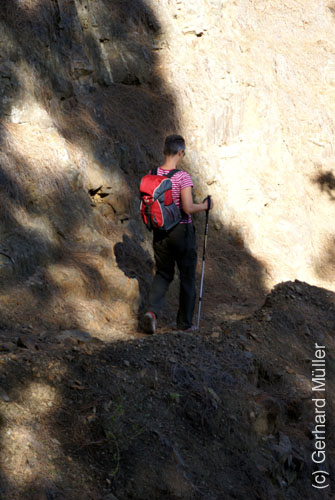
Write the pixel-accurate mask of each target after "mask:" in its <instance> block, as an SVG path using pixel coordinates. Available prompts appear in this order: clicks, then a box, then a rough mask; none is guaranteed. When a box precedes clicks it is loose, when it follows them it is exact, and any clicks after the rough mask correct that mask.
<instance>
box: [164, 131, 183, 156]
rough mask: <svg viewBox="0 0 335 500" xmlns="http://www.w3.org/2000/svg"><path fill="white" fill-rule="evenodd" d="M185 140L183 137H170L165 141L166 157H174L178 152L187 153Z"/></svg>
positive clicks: (175, 135) (174, 135) (173, 135)
mask: <svg viewBox="0 0 335 500" xmlns="http://www.w3.org/2000/svg"><path fill="white" fill-rule="evenodd" d="M185 149H186V145H185V140H184V138H183V137H182V136H181V135H177V134H172V135H168V136H167V138H166V139H165V144H164V154H165V155H166V156H174V155H176V154H177V153H178V151H185Z"/></svg>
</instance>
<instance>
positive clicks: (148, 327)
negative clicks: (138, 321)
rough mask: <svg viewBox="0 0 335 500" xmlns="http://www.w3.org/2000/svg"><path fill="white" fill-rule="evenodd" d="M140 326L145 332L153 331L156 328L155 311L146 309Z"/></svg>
mask: <svg viewBox="0 0 335 500" xmlns="http://www.w3.org/2000/svg"><path fill="white" fill-rule="evenodd" d="M142 327H143V330H144V331H145V333H155V331H156V328H157V319H156V315H155V313H153V312H152V311H148V312H146V313H145V315H144V316H143V322H142Z"/></svg>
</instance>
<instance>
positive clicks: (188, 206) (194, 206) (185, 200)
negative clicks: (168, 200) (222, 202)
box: [180, 186, 213, 215]
mask: <svg viewBox="0 0 335 500" xmlns="http://www.w3.org/2000/svg"><path fill="white" fill-rule="evenodd" d="M180 197H181V202H182V205H183V210H184V212H186V213H187V214H188V215H190V214H195V213H197V212H202V211H203V210H207V209H208V201H207V199H206V200H205V201H204V202H203V203H193V197H192V188H191V187H190V186H188V187H186V188H184V189H182V190H181V191H180ZM212 207H213V202H212V203H211V207H210V208H212Z"/></svg>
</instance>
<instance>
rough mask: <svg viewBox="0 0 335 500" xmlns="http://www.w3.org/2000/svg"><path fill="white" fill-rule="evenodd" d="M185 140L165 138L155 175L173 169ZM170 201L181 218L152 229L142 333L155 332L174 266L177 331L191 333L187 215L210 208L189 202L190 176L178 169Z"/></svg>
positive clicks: (191, 237) (191, 234)
mask: <svg viewBox="0 0 335 500" xmlns="http://www.w3.org/2000/svg"><path fill="white" fill-rule="evenodd" d="M185 151H186V145H185V140H184V139H183V137H182V136H180V135H175V134H174V135H169V136H168V137H166V139H165V145H164V156H165V161H164V164H163V165H162V166H160V167H158V168H157V175H161V176H167V175H168V174H169V172H170V171H171V170H175V169H176V168H177V165H178V163H179V162H180V160H181V159H182V158H183V157H184V156H185ZM171 181H172V199H173V201H174V203H175V204H176V205H177V206H178V207H179V208H180V210H181V214H182V218H181V220H180V222H179V223H178V224H177V225H176V226H174V227H173V228H172V229H170V230H169V231H162V230H161V229H154V231H153V249H154V257H155V264H156V274H155V277H154V280H153V283H152V286H151V290H150V293H149V299H148V309H147V312H146V313H145V314H144V316H143V320H142V327H143V330H144V331H145V332H146V333H155V330H156V327H157V318H158V317H159V314H160V310H161V307H162V304H163V300H164V297H165V294H166V292H167V290H168V287H169V284H170V283H171V281H172V280H173V277H174V270H175V263H177V266H178V269H179V275H180V293H179V309H178V313H177V329H178V330H183V331H186V332H193V331H195V330H196V327H195V326H194V325H193V324H192V318H193V312H194V306H195V300H196V291H195V270H196V263H197V250H196V237H195V227H194V225H193V223H192V217H191V214H194V213H197V212H201V211H205V210H208V209H211V208H212V207H213V202H210V205H211V206H210V207H208V199H206V200H205V201H204V202H203V203H193V196H192V188H193V182H192V179H191V177H190V175H189V174H188V173H187V172H185V171H183V170H180V171H178V172H177V173H175V174H174V175H173V176H172V177H171Z"/></svg>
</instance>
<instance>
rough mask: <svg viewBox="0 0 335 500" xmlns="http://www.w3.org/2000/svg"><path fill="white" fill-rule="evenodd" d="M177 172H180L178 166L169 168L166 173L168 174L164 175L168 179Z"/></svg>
mask: <svg viewBox="0 0 335 500" xmlns="http://www.w3.org/2000/svg"><path fill="white" fill-rule="evenodd" d="M177 172H180V170H178V168H175V169H174V170H171V172H169V173H168V175H167V176H166V177H167V178H168V179H170V178H171V177H172V176H173V175H174V174H176V173H177Z"/></svg>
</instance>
